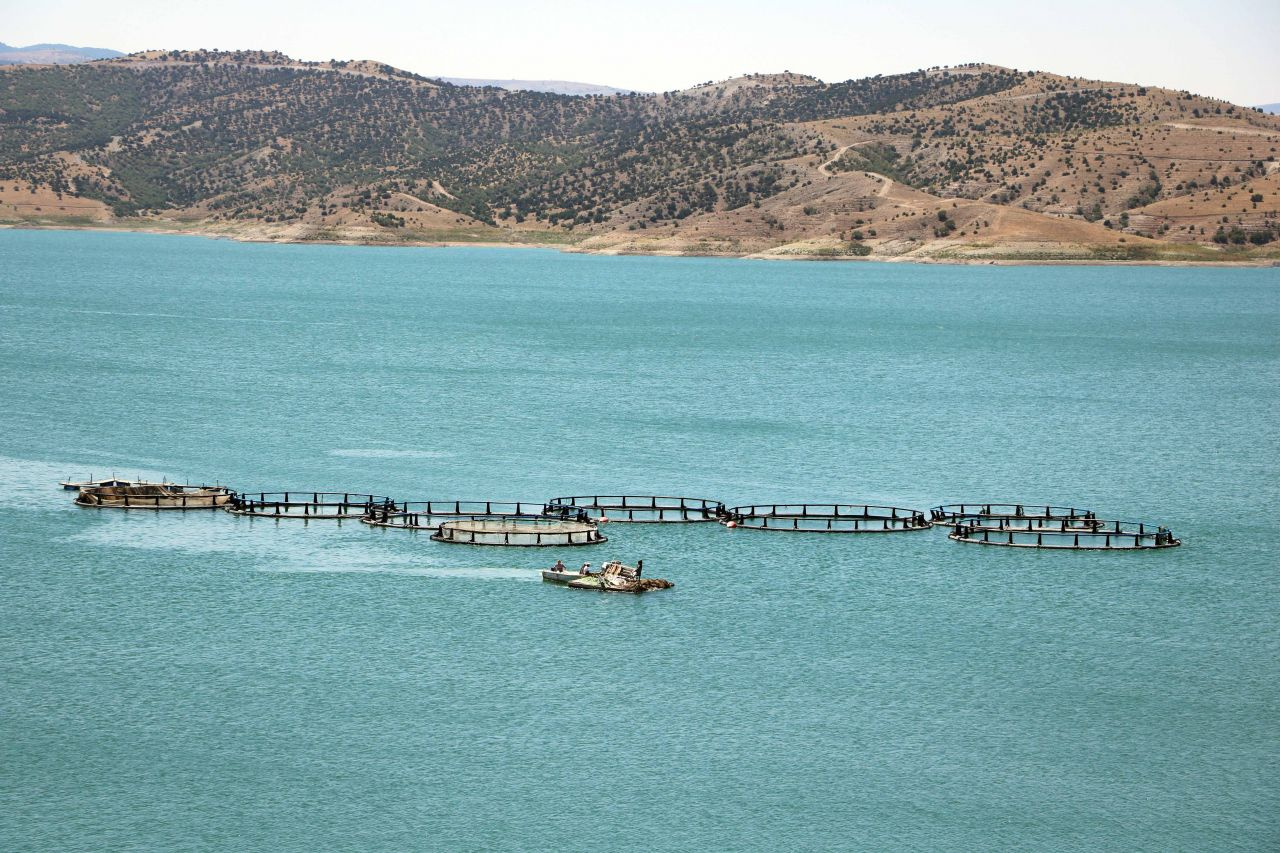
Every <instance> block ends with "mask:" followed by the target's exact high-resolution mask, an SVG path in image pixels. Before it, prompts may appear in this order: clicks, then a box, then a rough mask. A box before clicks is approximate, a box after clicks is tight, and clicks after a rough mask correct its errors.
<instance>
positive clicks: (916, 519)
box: [720, 504, 933, 533]
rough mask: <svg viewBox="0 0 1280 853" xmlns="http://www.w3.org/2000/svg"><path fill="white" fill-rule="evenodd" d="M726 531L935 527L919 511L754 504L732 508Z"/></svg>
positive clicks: (862, 530) (867, 506) (725, 522)
mask: <svg viewBox="0 0 1280 853" xmlns="http://www.w3.org/2000/svg"><path fill="white" fill-rule="evenodd" d="M720 523H721V524H723V525H725V526H726V527H741V528H744V529H746V530H784V531H791V532H799V533H899V532H904V531H908V530H928V529H929V528H930V527H932V526H933V525H932V524H931V523H930V522H929V520H928V519H927V518H925V517H924V513H923V512H921V511H920V510H917V509H903V508H902V507H896V506H873V505H870V504H753V505H751V506H735V507H730V508H729V509H727V510H726V511H725V513H724V516H723V517H722V518H721V519H720Z"/></svg>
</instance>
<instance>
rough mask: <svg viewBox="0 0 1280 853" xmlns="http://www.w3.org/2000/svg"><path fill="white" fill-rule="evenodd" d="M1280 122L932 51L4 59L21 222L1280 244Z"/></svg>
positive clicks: (1113, 250)
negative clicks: (496, 75) (552, 89)
mask: <svg viewBox="0 0 1280 853" xmlns="http://www.w3.org/2000/svg"><path fill="white" fill-rule="evenodd" d="M1278 147H1280V118H1277V117H1274V116H1270V115H1266V114H1263V113H1261V112H1259V111H1257V110H1255V109H1252V108H1245V107H1239V106H1234V105H1231V104H1228V103H1225V102H1222V101H1218V100H1214V99H1210V98H1204V97H1200V96H1196V95H1193V94H1190V93H1187V92H1176V91H1171V90H1166V89H1159V88H1153V87H1143V86H1138V85H1131V84H1123V83H1109V82H1100V81H1088V80H1079V79H1073V78H1066V77H1060V76H1057V75H1053V74H1047V73H1034V72H1019V71H1013V70H1010V69H1005V68H999V67H996V66H989V65H977V64H975V65H969V66H964V67H958V68H947V69H942V68H936V69H930V70H927V71H918V72H913V73H910V74H900V75H890V76H877V77H872V78H865V79H861V80H850V81H846V82H843V83H834V84H826V83H823V82H821V81H819V80H816V79H814V78H811V77H806V76H804V75H800V74H791V73H783V74H760V75H750V76H748V77H743V78H736V79H733V80H727V81H721V82H718V83H714V82H713V83H704V84H701V85H698V86H694V87H692V88H690V89H686V90H683V91H678V92H668V93H662V94H654V95H645V94H617V95H600V94H596V95H587V96H566V95H560V94H554V93H546V92H534V91H508V90H503V89H496V88H478V87H469V86H458V85H453V84H450V83H448V82H447V81H443V80H432V79H428V78H425V77H422V76H419V75H415V74H411V73H408V72H404V71H400V70H398V69H395V68H392V67H390V66H387V65H385V64H382V63H378V62H373V61H339V62H324V63H305V62H298V61H294V60H291V59H290V58H289V57H287V56H284V55H282V54H279V53H273V52H261V51H252V52H248V51H246V52H237V53H214V52H203V51H201V52H179V51H169V52H165V51H152V52H147V53H142V54H133V55H130V56H128V57H122V58H119V59H114V60H105V61H99V62H93V63H88V64H81V65H69V66H57V67H25V66H12V67H6V68H4V69H3V70H0V222H10V223H23V224H59V223H61V224H73V225H74V224H80V225H86V226H87V225H94V224H97V225H114V226H117V227H150V228H166V229H179V228H180V229H185V230H193V231H197V232H201V233H221V234H228V235H231V236H237V237H243V238H247V239H275V240H336V241H358V242H386V243H402V242H441V241H445V242H452V241H458V242H477V241H484V242H549V243H555V244H561V245H572V246H575V247H577V248H579V249H581V250H585V251H601V252H661V253H702V254H762V255H766V256H780V257H788V256H793V257H863V256H872V257H886V258H905V259H952V260H963V259H992V260H1004V259H1031V260H1055V259H1062V260H1066V259H1137V260H1162V259H1168V260H1264V259H1269V258H1274V257H1280V252H1278V251H1277V249H1278V248H1280V243H1278V242H1276V239H1277V238H1280V218H1278V217H1277V211H1278V210H1280V171H1277V167H1278V165H1280V164H1278V163H1277V160H1276V154H1277V150H1276V149H1277V148H1278Z"/></svg>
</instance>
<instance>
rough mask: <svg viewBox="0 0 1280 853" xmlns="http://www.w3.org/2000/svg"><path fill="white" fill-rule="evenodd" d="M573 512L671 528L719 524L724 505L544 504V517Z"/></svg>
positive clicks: (651, 500)
mask: <svg viewBox="0 0 1280 853" xmlns="http://www.w3.org/2000/svg"><path fill="white" fill-rule="evenodd" d="M573 509H581V510H593V511H595V512H598V513H599V514H600V515H602V516H604V517H605V518H607V519H609V521H622V522H631V523H636V524H672V523H688V522H698V521H719V520H720V518H721V516H723V515H724V511H725V509H724V504H723V503H721V502H720V501H712V500H706V499H703V498H683V497H669V496H665V495H574V496H571V497H563V498H552V499H551V500H549V501H547V505H546V508H545V510H544V514H545V515H555V514H557V513H558V512H565V511H569V510H573Z"/></svg>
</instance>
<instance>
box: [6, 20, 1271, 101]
mask: <svg viewBox="0 0 1280 853" xmlns="http://www.w3.org/2000/svg"><path fill="white" fill-rule="evenodd" d="M0 41H3V42H6V43H8V44H18V45H25V44H31V43H35V42H66V43H69V44H77V45H90V46H93V47H110V48H115V49H116V50H123V51H126V52H128V51H135V50H145V49H148V48H200V47H207V48H219V49H224V50H230V49H236V48H271V49H278V50H282V51H284V52H285V53H288V54H289V55H291V56H294V57H297V58H299V59H330V58H336V59H378V60H382V61H384V62H388V63H390V64H392V65H395V66H398V67H400V68H405V69H408V70H410V71H416V72H419V73H422V74H428V75H441V76H451V77H495V78H510V77H515V78H524V79H542V80H547V79H559V80H579V81H585V82H591V83H606V84H610V85H614V86H624V87H630V88H635V89H645V90H666V89H676V88H683V87H685V86H689V85H692V84H694V83H699V82H703V81H705V80H712V79H716V80H719V79H722V78H725V77H731V76H736V75H738V74H743V73H746V72H750V71H781V70H790V71H799V72H804V73H808V74H812V75H814V76H816V77H820V78H822V79H823V80H827V81H829V82H830V81H837V80H846V79H849V78H851V77H864V76H867V75H871V74H882V73H883V74H889V73H895V72H900V71H911V70H914V69H917V68H925V67H928V66H931V65H954V64H959V63H963V62H972V61H985V62H994V63H997V64H999V65H1007V66H1010V67H1013V68H1020V69H1038V70H1044V71H1054V72H1058V73H1062V74H1073V75H1078V76H1083V77H1094V78H1101V79H1106V80H1121V81H1125V82H1134V83H1146V84H1151V85H1161V86H1168V87H1171V88H1175V89H1190V90H1191V91H1193V92H1196V93H1198V94H1204V95H1211V96H1215V97H1220V98H1226V99H1228V100H1231V101H1234V102H1236V103H1243V104H1259V103H1270V102H1274V101H1280V2H1278V0H1256V2H1252V3H1238V4H1237V3H1223V2H1215V3H1209V2H1202V0H1200V1H1199V2H1191V0H1163V2H1147V0H1137V2H1134V0H1107V2H1097V0H1074V2H1045V3H1041V2H1033V0H1024V2H1013V0H994V2H977V1H976V0H914V2H912V0H907V2H886V0H880V2H862V0H808V2H803V3H787V2H769V3H765V2H756V0H736V2H727V0H710V1H709V2H694V0H687V2H672V0H648V2H631V3H617V2H609V0H596V2H582V0H567V2H556V3H551V2H541V0H523V2H506V1H505V0H492V2H466V0H463V2H458V0H451V2H447V3H443V2H435V0H409V2H401V0H393V2H364V3H359V2H350V0H344V2H330V0H308V1H307V2H300V0H254V1H253V2H246V0H204V2H188V0H119V2H114V3H107V2H102V0H39V2H35V0H0Z"/></svg>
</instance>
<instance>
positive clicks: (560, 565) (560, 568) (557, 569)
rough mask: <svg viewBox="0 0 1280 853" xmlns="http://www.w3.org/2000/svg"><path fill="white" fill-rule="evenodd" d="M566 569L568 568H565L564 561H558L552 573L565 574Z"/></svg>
mask: <svg viewBox="0 0 1280 853" xmlns="http://www.w3.org/2000/svg"><path fill="white" fill-rule="evenodd" d="M565 568H566V567H565V564H564V561H563V560H556V564H555V565H554V566H552V567H551V571H553V572H563V571H564V570H565Z"/></svg>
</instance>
